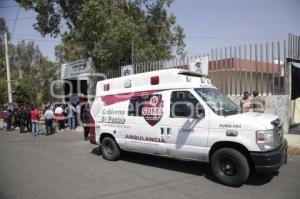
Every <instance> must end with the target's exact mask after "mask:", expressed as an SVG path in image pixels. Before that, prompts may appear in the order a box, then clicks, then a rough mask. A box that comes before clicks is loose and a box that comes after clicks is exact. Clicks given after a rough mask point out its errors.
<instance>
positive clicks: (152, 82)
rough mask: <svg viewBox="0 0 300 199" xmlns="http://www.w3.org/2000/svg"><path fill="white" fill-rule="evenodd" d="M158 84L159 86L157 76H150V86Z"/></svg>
mask: <svg viewBox="0 0 300 199" xmlns="http://www.w3.org/2000/svg"><path fill="white" fill-rule="evenodd" d="M158 84H159V76H152V77H151V85H158Z"/></svg>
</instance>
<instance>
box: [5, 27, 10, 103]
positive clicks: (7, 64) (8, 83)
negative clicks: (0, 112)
mask: <svg viewBox="0 0 300 199" xmlns="http://www.w3.org/2000/svg"><path fill="white" fill-rule="evenodd" d="M4 43H5V63H6V75H7V92H8V102H9V103H11V102H12V92H11V80H10V67H9V59H8V48H7V34H6V32H5V33H4Z"/></svg>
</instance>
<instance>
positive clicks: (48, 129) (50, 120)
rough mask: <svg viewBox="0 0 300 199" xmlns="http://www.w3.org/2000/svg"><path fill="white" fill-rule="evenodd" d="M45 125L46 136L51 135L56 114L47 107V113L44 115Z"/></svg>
mask: <svg viewBox="0 0 300 199" xmlns="http://www.w3.org/2000/svg"><path fill="white" fill-rule="evenodd" d="M44 118H45V124H46V135H50V134H51V133H52V132H53V120H54V113H53V111H52V110H51V109H50V107H49V106H47V107H46V112H45V113H44Z"/></svg>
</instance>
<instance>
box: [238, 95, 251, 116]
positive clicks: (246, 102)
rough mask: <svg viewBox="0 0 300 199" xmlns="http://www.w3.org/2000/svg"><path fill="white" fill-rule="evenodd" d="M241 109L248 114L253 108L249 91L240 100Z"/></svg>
mask: <svg viewBox="0 0 300 199" xmlns="http://www.w3.org/2000/svg"><path fill="white" fill-rule="evenodd" d="M240 107H241V109H242V110H243V111H245V112H248V111H249V110H250V108H251V99H250V94H249V92H248V91H245V92H244V93H243V97H242V99H241V100H240Z"/></svg>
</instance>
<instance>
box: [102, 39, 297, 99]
mask: <svg viewBox="0 0 300 199" xmlns="http://www.w3.org/2000/svg"><path fill="white" fill-rule="evenodd" d="M204 56H209V59H210V61H209V78H210V79H211V80H212V82H213V84H214V85H215V86H217V87H218V88H219V89H220V90H221V92H223V93H224V94H226V95H241V94H242V93H243V92H244V91H249V92H251V91H254V90H257V91H258V92H259V93H261V94H262V95H270V94H273V95H274V94H287V93H288V86H289V78H288V77H289V70H288V68H287V67H288V65H287V63H286V58H288V57H289V58H294V59H300V37H299V36H295V35H292V34H289V35H288V39H287V40H281V41H274V42H266V43H259V44H250V45H239V46H229V47H225V48H214V49H211V52H210V54H202V55H199V56H190V57H185V58H183V59H179V58H175V59H171V60H159V61H145V62H140V63H134V64H133V67H134V73H135V74H137V73H143V72H148V71H154V70H163V69H169V68H182V69H188V68H189V67H188V66H189V63H190V62H191V60H194V59H195V58H199V57H204ZM103 72H104V73H105V74H106V75H107V78H114V77H119V76H120V75H121V69H114V70H109V71H103Z"/></svg>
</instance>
